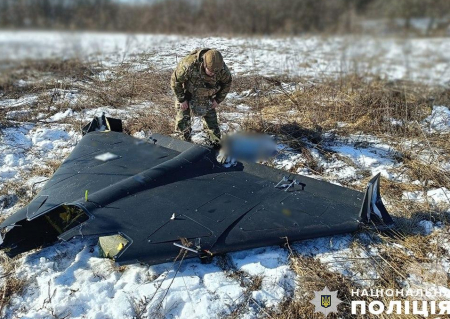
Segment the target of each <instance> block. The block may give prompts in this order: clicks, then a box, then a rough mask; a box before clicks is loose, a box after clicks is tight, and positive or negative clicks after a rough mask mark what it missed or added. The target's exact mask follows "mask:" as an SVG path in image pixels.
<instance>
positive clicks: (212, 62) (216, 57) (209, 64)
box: [203, 50, 223, 72]
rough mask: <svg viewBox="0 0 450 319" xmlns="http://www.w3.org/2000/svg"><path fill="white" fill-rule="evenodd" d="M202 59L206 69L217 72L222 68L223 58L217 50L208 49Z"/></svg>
mask: <svg viewBox="0 0 450 319" xmlns="http://www.w3.org/2000/svg"><path fill="white" fill-rule="evenodd" d="M203 61H204V62H205V66H206V68H207V69H208V70H210V71H212V72H218V71H220V70H222V68H223V58H222V54H220V52H219V51H217V50H208V51H206V52H205V54H204V55H203Z"/></svg>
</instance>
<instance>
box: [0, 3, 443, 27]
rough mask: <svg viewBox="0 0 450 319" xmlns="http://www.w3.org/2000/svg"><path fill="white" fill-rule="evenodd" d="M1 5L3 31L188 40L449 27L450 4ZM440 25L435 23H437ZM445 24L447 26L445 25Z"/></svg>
mask: <svg viewBox="0 0 450 319" xmlns="http://www.w3.org/2000/svg"><path fill="white" fill-rule="evenodd" d="M149 1H150V2H148V3H143V2H139V3H137V4H134V5H131V4H124V3H120V2H117V1H114V0H76V1H74V0H1V1H0V27H1V28H28V29H29V28H38V29H64V30H101V31H125V32H159V33H188V34H193V33H194V34H202V33H207V34H262V35H264V34H288V35H291V34H301V33H305V32H354V31H358V23H356V22H358V21H360V20H361V19H381V18H384V19H390V20H392V21H396V19H397V20H398V19H402V21H403V24H402V25H403V27H404V28H409V27H410V26H411V21H412V19H414V18H423V17H426V18H428V21H429V22H428V23H430V28H431V26H433V27H435V26H436V25H439V24H438V23H437V22H439V23H441V24H442V23H443V24H444V25H443V26H441V27H443V28H445V27H448V23H447V22H446V21H447V20H449V19H448V18H449V16H448V13H449V12H450V1H449V0H395V1H392V0H149ZM436 21H437V22H436ZM445 23H447V24H445Z"/></svg>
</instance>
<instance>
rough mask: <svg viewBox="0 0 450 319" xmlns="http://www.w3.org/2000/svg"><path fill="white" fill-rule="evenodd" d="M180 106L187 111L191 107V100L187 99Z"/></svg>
mask: <svg viewBox="0 0 450 319" xmlns="http://www.w3.org/2000/svg"><path fill="white" fill-rule="evenodd" d="M180 108H181V109H182V110H183V111H186V110H187V109H188V108H189V102H188V101H187V100H186V101H184V102H183V103H180Z"/></svg>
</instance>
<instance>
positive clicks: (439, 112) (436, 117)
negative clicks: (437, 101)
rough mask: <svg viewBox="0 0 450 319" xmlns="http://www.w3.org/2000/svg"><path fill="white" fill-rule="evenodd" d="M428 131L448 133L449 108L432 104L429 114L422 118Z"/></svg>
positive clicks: (449, 128) (449, 125)
mask: <svg viewBox="0 0 450 319" xmlns="http://www.w3.org/2000/svg"><path fill="white" fill-rule="evenodd" d="M422 125H424V126H425V127H426V129H427V131H428V132H429V133H449V132H450V110H449V109H448V107H446V106H433V111H432V112H431V115H430V116H428V117H427V118H426V119H424V120H423V122H422Z"/></svg>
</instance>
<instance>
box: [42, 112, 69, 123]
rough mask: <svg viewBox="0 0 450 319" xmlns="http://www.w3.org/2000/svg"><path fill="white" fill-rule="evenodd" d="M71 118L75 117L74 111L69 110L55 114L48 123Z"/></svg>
mask: <svg viewBox="0 0 450 319" xmlns="http://www.w3.org/2000/svg"><path fill="white" fill-rule="evenodd" d="M69 116H73V111H72V109H67V110H65V111H64V112H58V113H56V114H54V115H53V116H51V117H49V118H48V120H47V122H57V121H61V120H63V119H65V118H67V117H69Z"/></svg>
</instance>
